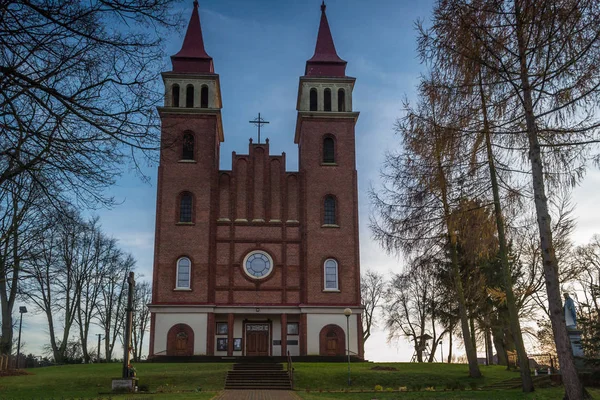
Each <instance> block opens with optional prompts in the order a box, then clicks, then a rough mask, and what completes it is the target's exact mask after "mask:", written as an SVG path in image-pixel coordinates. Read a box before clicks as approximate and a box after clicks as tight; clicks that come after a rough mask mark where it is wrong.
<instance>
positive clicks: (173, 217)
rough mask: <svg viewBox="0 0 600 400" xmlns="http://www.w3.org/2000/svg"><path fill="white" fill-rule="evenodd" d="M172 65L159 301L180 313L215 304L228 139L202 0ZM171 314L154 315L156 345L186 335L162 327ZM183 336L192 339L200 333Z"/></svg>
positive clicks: (159, 229) (161, 192)
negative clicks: (221, 177)
mask: <svg viewBox="0 0 600 400" xmlns="http://www.w3.org/2000/svg"><path fill="white" fill-rule="evenodd" d="M171 63H172V70H171V71H169V72H164V73H163V74H162V78H163V83H164V87H165V100H164V106H163V107H159V108H158V112H159V115H160V118H161V124H162V130H161V150H160V165H159V167H158V194H157V212H156V235H155V248H154V272H153V291H152V302H153V303H155V304H161V303H162V304H170V305H171V308H173V310H174V311H175V312H181V310H179V308H181V307H185V305H189V304H207V303H210V302H213V301H214V291H213V290H210V289H209V288H210V286H211V285H212V283H213V268H211V267H210V266H211V264H212V263H213V258H214V257H215V254H214V248H215V245H214V231H215V229H216V226H215V220H216V217H215V215H216V211H215V208H216V207H215V206H214V205H215V202H216V201H217V200H216V196H217V195H216V193H217V187H216V185H217V175H218V169H219V147H220V143H221V142H223V140H224V138H223V125H222V122H221V107H222V106H221V89H220V85H219V75H217V74H215V72H214V66H213V59H212V58H211V57H210V56H209V55H208V54H207V53H206V50H205V49H204V40H203V37H202V28H201V25H200V16H199V12H198V2H197V1H194V3H193V11H192V16H191V18H190V21H189V24H188V27H187V32H186V34H185V38H184V40H183V45H182V47H181V50H180V51H179V52H178V53H177V54H175V55H173V56H171ZM211 233H212V234H211ZM211 249H213V250H211ZM192 266H193V268H192ZM207 289H208V290H207ZM157 315H158V316H159V317H160V318H161V321H159V322H160V323H159V324H157V323H156V322H157V321H156V317H157ZM172 318H173V316H172V315H169V314H165V313H153V314H152V320H151V324H152V327H151V330H152V333H153V334H152V335H151V344H150V346H151V349H152V348H153V346H154V343H152V341H153V339H154V338H155V337H156V336H157V335H158V336H159V337H160V336H167V335H175V334H179V333H181V332H175V331H174V332H175V333H172V332H170V331H169V332H161V330H162V329H167V330H168V329H169V328H170V326H169V325H171V324H170V322H169V321H170V319H172ZM207 322H208V321H207V315H206V314H202V315H198V316H195V318H194V323H193V324H192V325H191V327H192V329H194V328H196V327H198V328H199V327H202V329H204V330H205V329H206V328H205V327H206V325H207ZM188 330H189V329H188ZM184 334H186V335H188V339H189V340H187V341H188V342H193V335H194V332H184ZM198 334H199V332H196V336H198ZM168 340H172V338H169V339H168ZM196 341H197V340H196ZM204 342H206V341H204ZM151 353H152V350H151ZM163 355H164V354H163Z"/></svg>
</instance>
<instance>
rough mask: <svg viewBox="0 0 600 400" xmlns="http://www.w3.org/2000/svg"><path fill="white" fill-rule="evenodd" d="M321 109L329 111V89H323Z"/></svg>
mask: <svg viewBox="0 0 600 400" xmlns="http://www.w3.org/2000/svg"><path fill="white" fill-rule="evenodd" d="M323 109H324V110H325V111H331V89H325V92H324V98H323Z"/></svg>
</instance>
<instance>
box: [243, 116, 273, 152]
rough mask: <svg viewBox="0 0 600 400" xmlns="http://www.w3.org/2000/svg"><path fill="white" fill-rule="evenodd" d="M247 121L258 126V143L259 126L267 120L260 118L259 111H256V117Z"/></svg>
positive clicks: (266, 122)
mask: <svg viewBox="0 0 600 400" xmlns="http://www.w3.org/2000/svg"><path fill="white" fill-rule="evenodd" d="M248 122H249V123H251V124H254V125H256V126H258V143H259V144H260V126H261V125H264V124H268V123H269V121H265V120H264V119H262V118H261V117H260V113H258V118H256V119H255V120H254V121H248Z"/></svg>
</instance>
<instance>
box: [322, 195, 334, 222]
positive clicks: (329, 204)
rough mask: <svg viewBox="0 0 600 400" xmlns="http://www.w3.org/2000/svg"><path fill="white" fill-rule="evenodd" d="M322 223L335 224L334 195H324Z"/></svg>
mask: <svg viewBox="0 0 600 400" xmlns="http://www.w3.org/2000/svg"><path fill="white" fill-rule="evenodd" d="M323 224H325V225H335V197H333V196H327V197H325V204H324V215H323Z"/></svg>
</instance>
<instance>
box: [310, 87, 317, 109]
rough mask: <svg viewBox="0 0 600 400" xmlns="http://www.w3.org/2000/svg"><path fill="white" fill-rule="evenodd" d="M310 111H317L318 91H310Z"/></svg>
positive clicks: (313, 89)
mask: <svg viewBox="0 0 600 400" xmlns="http://www.w3.org/2000/svg"><path fill="white" fill-rule="evenodd" d="M310 111H317V89H315V88H312V89H310Z"/></svg>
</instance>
